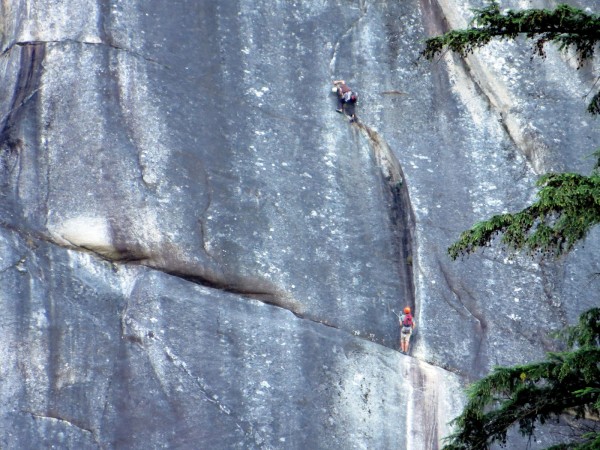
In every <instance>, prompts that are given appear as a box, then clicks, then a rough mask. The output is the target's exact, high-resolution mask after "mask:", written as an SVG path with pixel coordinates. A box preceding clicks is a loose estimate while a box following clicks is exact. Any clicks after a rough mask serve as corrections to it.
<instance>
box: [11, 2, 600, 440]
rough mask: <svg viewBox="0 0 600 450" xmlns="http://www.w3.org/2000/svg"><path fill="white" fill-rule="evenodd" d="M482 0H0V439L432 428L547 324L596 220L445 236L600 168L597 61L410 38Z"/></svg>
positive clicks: (357, 435) (532, 349) (568, 300)
mask: <svg viewBox="0 0 600 450" xmlns="http://www.w3.org/2000/svg"><path fill="white" fill-rule="evenodd" d="M520 3H521V2H514V4H513V3H511V4H510V5H512V6H520ZM537 3H539V5H531V6H540V5H549V4H550V3H549V2H541V1H540V2H537ZM574 4H575V3H574ZM478 5H480V3H479V2H467V1H460V0H440V1H439V2H438V1H434V0H421V1H417V0H412V1H350V0H343V1H342V0H339V1H313V2H299V1H298V2H291V1H272V0H270V1H260V0H253V1H249V0H248V1H245V0H238V1H234V0H231V1H229V0H227V1H219V2H215V1H208V0H202V1H197V0H196V1H191V0H179V1H177V2H169V1H165V0H144V1H142V0H136V1H127V2H125V1H117V0H107V1H104V0H103V1H100V0H69V1H65V2H60V3H57V2H54V1H49V0H47V1H46V0H37V1H34V2H31V1H25V0H12V1H10V2H2V3H1V4H0V11H1V18H0V20H1V22H0V32H1V49H0V52H1V56H0V74H1V76H2V83H0V188H1V190H0V280H1V283H2V290H1V291H0V308H1V314H0V324H1V328H0V333H1V339H0V358H1V362H2V364H1V365H0V371H1V372H0V379H1V380H2V383H1V384H0V392H1V398H2V400H3V401H2V405H3V406H2V414H1V415H0V430H1V431H2V433H0V447H2V448H43V447H51V446H53V445H54V446H56V447H60V448H73V449H75V448H77V449H80V448H195V447H197V446H198V445H199V444H201V446H202V447H203V448H401V449H402V448H407V449H408V448H410V449H421V448H423V449H436V448H438V447H439V443H440V440H441V437H442V436H443V435H444V434H445V433H447V431H448V427H447V422H448V421H449V420H450V419H451V418H452V417H454V416H455V415H456V414H457V413H458V411H459V409H460V405H461V403H462V401H463V397H462V394H461V390H460V386H462V385H464V383H466V382H467V381H469V380H472V379H474V378H476V377H478V376H480V375H482V374H484V373H485V372H486V371H487V370H489V369H490V368H491V367H492V366H494V365H496V364H509V363H516V362H524V361H529V360H531V359H533V358H537V357H540V356H541V355H543V352H544V351H545V350H548V349H550V348H552V342H551V341H550V340H549V339H548V338H547V337H546V335H547V332H548V331H550V330H553V329H556V328H558V327H560V326H562V325H563V324H566V323H568V322H572V321H573V320H574V319H575V318H576V317H577V315H578V314H579V313H580V312H581V311H583V310H585V309H587V308H588V307H590V306H591V305H592V304H595V303H597V299H596V298H595V297H594V295H593V292H594V290H593V289H589V276H590V274H592V273H594V272H600V268H599V267H598V263H597V261H596V259H595V258H594V253H595V249H597V247H598V236H597V235H594V236H592V237H590V238H589V239H588V241H587V242H586V246H585V247H583V246H582V247H581V248H578V249H577V250H576V251H575V252H574V254H573V255H571V256H569V257H568V258H565V259H564V260H562V261H560V262H558V263H541V262H536V261H532V260H529V259H524V258H514V259H512V260H508V259H507V258H506V257H505V255H504V254H502V253H501V252H499V251H498V250H492V249H490V250H488V251H486V252H485V253H484V254H482V255H476V256H474V257H471V258H469V259H467V260H464V261H460V262H451V261H449V260H448V258H447V256H446V248H447V246H448V245H449V244H450V243H451V242H452V241H453V240H454V239H456V237H457V236H458V233H459V232H460V231H461V230H462V229H464V228H466V227H468V226H469V225H471V224H472V223H473V222H474V221H477V220H481V219H483V218H486V217H487V216H489V215H490V214H493V213H497V212H502V211H506V210H508V209H509V208H510V209H517V208H519V207H522V206H523V205H525V204H526V203H527V202H528V201H530V200H531V199H532V195H533V194H534V192H535V189H534V186H533V184H534V182H535V178H536V176H537V175H539V174H541V173H543V172H545V171H548V170H556V169H559V170H575V171H580V172H583V173H586V172H587V171H588V170H589V169H590V168H591V163H589V161H586V160H585V159H584V156H585V155H588V154H589V153H591V151H593V150H594V149H595V148H596V146H597V145H596V146H595V143H597V142H598V138H599V137H600V136H599V133H598V131H597V127H595V126H594V125H595V121H594V119H591V118H590V117H588V116H587V115H586V113H585V100H582V99H581V95H583V94H585V93H586V92H587V91H588V90H589V89H590V87H591V86H592V84H593V82H594V78H593V67H591V66H590V67H586V68H584V69H582V70H580V71H575V70H574V69H573V68H572V67H571V66H572V64H573V63H572V60H571V59H570V57H569V55H560V54H558V53H556V52H552V51H550V52H549V56H548V59H547V60H546V61H543V62H542V61H537V60H534V61H533V62H530V61H529V53H530V49H529V47H527V45H526V44H524V43H512V44H506V43H502V44H494V45H493V46H491V47H490V48H489V49H486V50H485V51H482V52H479V53H477V54H476V55H474V56H473V57H472V58H469V60H468V61H466V62H465V61H461V60H460V59H458V58H454V57H452V56H451V55H447V56H445V57H444V58H442V59H440V60H438V61H436V62H434V63H428V62H425V61H423V60H420V59H419V58H418V55H419V52H420V50H421V49H422V41H423V39H425V37H427V36H428V35H432V34H434V33H439V32H441V31H443V30H445V29H447V27H454V26H463V25H464V24H465V23H466V21H467V20H468V18H469V8H470V7H473V6H478ZM527 6H529V5H527ZM334 78H345V79H346V80H347V81H348V83H349V84H350V85H351V86H352V87H354V88H356V89H357V90H358V91H359V94H360V99H361V100H360V104H359V106H358V114H359V117H360V122H359V123H357V124H349V123H347V121H346V120H344V119H343V118H342V117H340V116H339V115H337V114H336V113H335V111H334V106H335V98H334V97H333V96H332V95H331V93H330V87H331V86H330V81H331V80H332V79H334ZM557 124H560V126H556V125H557ZM573 130H580V131H577V132H574V131H573ZM405 305H410V306H412V307H413V308H415V310H416V318H417V323H418V333H417V334H416V335H415V337H414V346H413V349H412V357H408V356H404V355H401V354H399V353H398V352H397V351H396V349H397V346H398V338H399V334H398V331H399V330H398V326H397V319H396V316H395V315H394V312H399V311H400V309H401V308H402V307H403V306H405ZM541 436H542V437H540V444H541V445H543V444H547V443H548V442H549V440H551V439H552V436H546V435H541ZM517 448H519V447H517Z"/></svg>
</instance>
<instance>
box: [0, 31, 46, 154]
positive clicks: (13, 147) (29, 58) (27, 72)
mask: <svg viewBox="0 0 600 450" xmlns="http://www.w3.org/2000/svg"><path fill="white" fill-rule="evenodd" d="M45 54H46V46H45V45H44V44H43V43H41V42H40V43H32V44H31V45H26V46H24V48H22V49H21V54H20V56H21V59H20V67H19V74H18V75H17V80H16V83H15V86H14V95H13V98H12V101H11V103H10V108H9V111H8V113H7V114H6V116H5V117H4V118H3V119H2V122H1V123H0V150H1V151H2V152H6V151H11V152H17V151H18V149H19V148H20V147H21V145H19V144H21V143H20V140H19V138H18V137H17V136H15V130H14V128H15V125H16V124H17V123H18V122H19V118H20V113H21V112H22V107H23V106H24V105H25V104H26V103H27V102H28V101H29V100H30V99H32V98H33V97H34V96H35V95H36V94H37V92H38V90H39V86H40V80H41V74H42V61H43V60H44V56H45Z"/></svg>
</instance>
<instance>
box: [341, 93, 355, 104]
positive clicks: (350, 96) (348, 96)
mask: <svg viewBox="0 0 600 450" xmlns="http://www.w3.org/2000/svg"><path fill="white" fill-rule="evenodd" d="M342 98H343V99H344V102H346V103H356V101H357V100H358V94H357V93H356V92H354V91H347V92H345V93H344V95H343V96H342Z"/></svg>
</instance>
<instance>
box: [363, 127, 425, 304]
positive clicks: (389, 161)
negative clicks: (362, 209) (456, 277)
mask: <svg viewBox="0 0 600 450" xmlns="http://www.w3.org/2000/svg"><path fill="white" fill-rule="evenodd" d="M355 126H356V127H357V128H358V129H359V130H360V131H361V133H362V134H363V135H364V136H365V137H366V138H367V140H368V142H369V146H370V148H371V151H372V155H373V157H374V159H375V163H376V165H377V166H378V167H379V169H380V171H381V176H382V183H383V190H384V195H385V201H386V203H387V204H388V205H389V207H388V215H389V219H390V225H391V230H390V231H391V235H392V245H393V248H394V254H395V257H396V265H397V268H398V275H399V278H400V283H401V287H402V297H401V298H400V299H398V304H397V307H398V308H400V309H401V308H403V307H404V306H410V307H411V309H412V310H413V311H415V310H416V301H415V287H414V276H413V235H414V227H415V217H414V212H413V210H412V204H411V201H410V196H409V192H408V187H407V185H406V183H405V181H404V180H405V178H404V174H403V172H402V167H401V165H400V162H399V161H398V159H397V158H396V155H395V154H394V152H393V151H392V150H391V149H390V147H389V146H388V144H387V143H386V142H385V141H384V140H383V139H382V138H381V136H379V134H378V133H377V132H376V131H374V130H373V129H371V128H369V127H368V126H367V125H365V124H363V123H359V122H355Z"/></svg>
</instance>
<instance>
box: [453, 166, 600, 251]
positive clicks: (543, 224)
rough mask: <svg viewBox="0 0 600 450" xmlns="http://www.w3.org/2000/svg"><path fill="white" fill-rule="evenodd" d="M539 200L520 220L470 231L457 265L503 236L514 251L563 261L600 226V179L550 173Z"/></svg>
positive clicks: (508, 218)
mask: <svg viewBox="0 0 600 450" xmlns="http://www.w3.org/2000/svg"><path fill="white" fill-rule="evenodd" d="M537 184H538V186H540V190H539V192H538V194H537V196H538V200H537V201H536V202H535V203H533V204H532V205H530V206H529V207H527V208H525V209H523V210H522V211H520V212H517V213H514V214H510V213H508V214H500V215H495V216H493V217H492V218H491V219H489V220H485V221H482V222H478V223H476V224H475V225H473V227H472V228H471V229H469V230H467V231H464V232H463V233H462V234H461V235H460V237H459V239H458V241H457V242H455V243H454V244H452V245H451V246H450V248H449V249H448V253H449V255H450V257H451V258H452V259H456V258H457V257H458V256H461V255H466V254H470V253H473V252H474V251H475V250H476V249H478V248H480V247H484V246H488V245H490V244H491V242H492V241H493V240H494V238H495V237H496V236H497V235H502V238H501V242H502V243H503V244H504V245H506V247H507V249H508V250H509V251H525V252H527V253H529V254H532V255H534V254H540V253H541V254H543V255H544V256H560V255H561V254H563V253H565V252H568V251H569V250H571V249H572V247H573V245H575V243H576V242H577V241H579V240H581V239H583V238H584V237H585V236H586V234H587V233H588V231H589V230H590V228H592V227H593V226H594V225H597V224H598V223H600V174H599V173H598V172H595V173H593V174H592V175H591V176H584V175H579V174H576V173H550V174H546V175H543V176H542V177H540V179H539V180H538V183H537Z"/></svg>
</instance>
